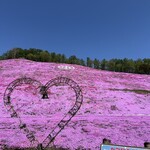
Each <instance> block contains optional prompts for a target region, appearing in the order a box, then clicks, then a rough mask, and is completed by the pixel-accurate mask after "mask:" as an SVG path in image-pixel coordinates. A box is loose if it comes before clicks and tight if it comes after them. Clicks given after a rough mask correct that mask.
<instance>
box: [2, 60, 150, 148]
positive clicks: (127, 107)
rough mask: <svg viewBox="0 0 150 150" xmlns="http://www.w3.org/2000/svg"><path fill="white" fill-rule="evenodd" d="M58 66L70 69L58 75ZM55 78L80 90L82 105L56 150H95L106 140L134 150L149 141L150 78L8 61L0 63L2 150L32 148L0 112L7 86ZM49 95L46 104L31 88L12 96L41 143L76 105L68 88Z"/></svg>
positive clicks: (13, 121) (12, 120) (60, 136)
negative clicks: (64, 79)
mask: <svg viewBox="0 0 150 150" xmlns="http://www.w3.org/2000/svg"><path fill="white" fill-rule="evenodd" d="M61 65H64V66H72V67H73V69H72V70H62V69H60V68H59V66H61ZM59 76H63V77H68V78H70V79H72V80H74V81H75V82H76V83H77V84H78V85H79V86H80V87H81V88H82V93H83V104H82V106H81V108H80V110H79V111H78V112H77V114H76V115H75V116H74V117H73V118H72V120H71V121H70V122H69V123H68V125H67V126H66V127H65V128H64V130H62V132H61V133H59V134H58V136H57V137H56V139H55V141H54V144H55V145H56V146H58V147H63V148H69V149H72V150H73V149H77V148H78V149H92V150H94V149H97V150H98V149H99V147H100V144H101V143H102V140H103V139H104V138H108V139H110V140H111V142H112V143H113V144H118V145H126V146H138V147H143V143H144V142H146V141H150V76H149V75H139V74H128V73H116V72H110V71H102V70H96V69H91V68H88V67H83V66H79V65H70V64H68V65H67V64H58V63H42V62H34V61H29V60H26V59H10V60H1V61H0V101H1V102H0V145H3V144H6V145H8V146H10V147H11V146H12V147H13V146H17V147H28V146H30V143H29V141H28V139H27V138H26V136H25V135H24V134H23V132H22V131H21V130H20V129H19V127H18V120H17V118H11V117H10V114H9V112H7V110H6V108H5V106H4V103H3V95H4V92H5V89H6V88H7V86H8V84H9V83H11V82H12V81H14V80H15V79H17V78H22V77H30V78H33V79H35V80H38V81H40V82H41V83H42V84H43V85H44V84H46V83H47V82H48V81H49V80H51V79H53V78H56V77H59ZM48 95H49V100H43V99H41V98H40V95H39V93H37V91H36V89H35V88H34V87H32V86H31V85H23V86H18V87H17V88H16V90H14V92H13V93H12V103H13V105H14V106H15V108H16V110H17V112H18V113H19V114H20V116H21V117H22V119H23V120H24V122H25V123H26V124H27V125H28V127H29V128H30V129H31V130H32V131H33V132H34V133H35V135H36V137H37V139H38V140H39V141H40V142H42V141H43V140H44V139H45V137H46V136H47V135H48V134H49V133H50V131H51V130H52V129H53V128H54V127H55V126H56V124H57V123H58V122H59V121H60V120H61V118H62V117H63V115H64V114H65V113H67V112H68V111H69V109H70V108H71V107H72V106H73V104H74V103H75V93H74V91H73V90H72V89H71V88H70V87H68V86H57V87H56V86H54V87H52V88H51V89H50V90H49V93H48Z"/></svg>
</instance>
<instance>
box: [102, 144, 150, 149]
mask: <svg viewBox="0 0 150 150" xmlns="http://www.w3.org/2000/svg"><path fill="white" fill-rule="evenodd" d="M101 150H150V149H148V148H142V147H130V146H121V145H107V144H102V145H101Z"/></svg>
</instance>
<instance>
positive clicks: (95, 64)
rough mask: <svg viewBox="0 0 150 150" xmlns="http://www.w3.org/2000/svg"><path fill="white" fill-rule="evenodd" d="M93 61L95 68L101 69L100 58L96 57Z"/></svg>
mask: <svg viewBox="0 0 150 150" xmlns="http://www.w3.org/2000/svg"><path fill="white" fill-rule="evenodd" d="M93 63H94V68H95V69H100V62H99V60H98V59H96V58H95V59H94V62H93Z"/></svg>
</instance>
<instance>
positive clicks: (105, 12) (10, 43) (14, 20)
mask: <svg viewBox="0 0 150 150" xmlns="http://www.w3.org/2000/svg"><path fill="white" fill-rule="evenodd" d="M14 47H21V48H26V49H28V48H39V49H43V50H48V51H49V52H56V53H61V54H65V55H66V56H67V57H69V56H71V55H76V56H77V57H79V58H83V59H85V58H86V57H91V58H92V59H94V58H97V59H100V60H101V59H103V58H105V59H111V58H125V57H126V58H132V59H137V58H150V0H0V54H3V53H4V52H6V51H7V50H10V49H11V48H14Z"/></svg>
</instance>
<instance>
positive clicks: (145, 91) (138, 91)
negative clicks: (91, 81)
mask: <svg viewBox="0 0 150 150" xmlns="http://www.w3.org/2000/svg"><path fill="white" fill-rule="evenodd" d="M109 90H113V91H125V92H134V93H137V94H150V91H149V90H140V89H109Z"/></svg>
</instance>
